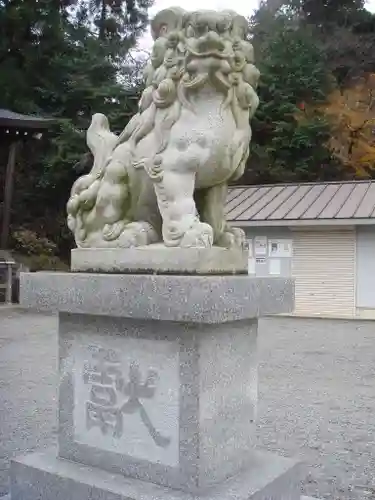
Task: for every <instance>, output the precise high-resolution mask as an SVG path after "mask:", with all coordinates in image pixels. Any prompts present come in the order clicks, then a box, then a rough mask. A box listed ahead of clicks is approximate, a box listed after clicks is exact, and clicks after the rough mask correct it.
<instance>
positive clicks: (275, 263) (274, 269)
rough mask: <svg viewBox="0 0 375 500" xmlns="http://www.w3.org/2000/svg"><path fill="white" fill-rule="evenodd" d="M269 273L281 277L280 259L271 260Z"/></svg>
mask: <svg viewBox="0 0 375 500" xmlns="http://www.w3.org/2000/svg"><path fill="white" fill-rule="evenodd" d="M269 273H270V274H272V275H274V276H280V273H281V265H280V259H270V260H269Z"/></svg>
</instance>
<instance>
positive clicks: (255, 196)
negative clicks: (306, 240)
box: [226, 181, 375, 225]
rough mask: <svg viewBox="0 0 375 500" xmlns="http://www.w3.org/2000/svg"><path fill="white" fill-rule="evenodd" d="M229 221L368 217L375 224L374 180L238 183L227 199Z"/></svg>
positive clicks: (354, 221) (355, 220) (251, 221)
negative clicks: (260, 184)
mask: <svg viewBox="0 0 375 500" xmlns="http://www.w3.org/2000/svg"><path fill="white" fill-rule="evenodd" d="M226 215H227V219H228V221H231V222H243V223H245V222H246V223H254V225H260V223H261V222H267V223H270V224H271V223H272V224H273V225H277V222H278V221H279V222H283V223H284V224H290V225H293V223H294V222H297V221H298V222H299V223H303V222H304V221H305V222H308V221H315V222H316V223H319V221H320V222H321V223H324V222H328V221H332V222H334V221H337V222H344V221H352V223H353V224H356V223H359V221H364V220H367V221H369V222H371V220H373V223H374V224H375V181H353V182H319V183H303V184H276V185H265V186H246V187H245V186H236V187H233V188H230V190H229V193H228V198H227V203H226Z"/></svg>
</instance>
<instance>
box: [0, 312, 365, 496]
mask: <svg viewBox="0 0 375 500" xmlns="http://www.w3.org/2000/svg"><path fill="white" fill-rule="evenodd" d="M56 327H57V322H56V318H55V317H54V316H46V315H36V314H32V313H26V312H23V311H22V310H21V309H6V308H4V309H1V308H0V495H1V494H2V493H6V492H7V489H8V488H7V478H8V470H7V468H8V463H9V458H10V457H12V456H15V455H18V454H20V453H24V452H26V451H30V450H33V449H35V448H38V447H41V446H50V445H51V444H53V443H54V442H55V437H56V389H55V387H56ZM259 383H260V387H259V393H260V394H259V396H260V403H259V412H258V422H259V425H258V436H259V439H258V441H259V445H260V446H263V447H265V448H267V449H269V450H271V451H272V450H273V451H275V452H277V453H280V454H283V455H285V456H294V455H299V456H300V457H301V458H302V459H303V460H304V461H305V463H306V476H307V477H306V478H305V480H304V482H303V491H302V494H304V495H308V496H312V497H318V498H321V499H323V498H327V499H330V500H374V499H375V444H374V439H375V323H373V322H369V321H364V322H358V321H332V320H305V319H304V320H302V319H295V318H269V319H264V320H262V321H261V322H260V371H259Z"/></svg>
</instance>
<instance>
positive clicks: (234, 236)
mask: <svg viewBox="0 0 375 500" xmlns="http://www.w3.org/2000/svg"><path fill="white" fill-rule="evenodd" d="M227 193H228V186H227V184H218V185H216V186H213V187H210V188H207V189H202V190H199V191H198V192H197V194H196V198H197V205H198V210H199V214H200V217H201V221H202V222H206V223H208V224H210V226H211V227H212V228H213V231H214V245H217V246H220V247H225V248H236V247H237V248H238V247H240V248H242V247H245V246H246V244H245V242H246V237H245V232H244V231H243V230H242V229H240V228H238V227H231V226H229V224H228V223H227V222H226V218H225V201H226V198H227Z"/></svg>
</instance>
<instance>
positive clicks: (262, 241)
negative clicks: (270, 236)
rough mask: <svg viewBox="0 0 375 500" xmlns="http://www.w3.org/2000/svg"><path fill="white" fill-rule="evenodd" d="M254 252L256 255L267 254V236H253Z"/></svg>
mask: <svg viewBox="0 0 375 500" xmlns="http://www.w3.org/2000/svg"><path fill="white" fill-rule="evenodd" d="M254 254H255V256H256V257H258V256H260V255H267V237H266V236H256V237H255V238H254Z"/></svg>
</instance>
